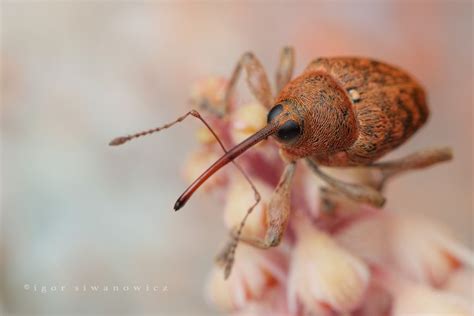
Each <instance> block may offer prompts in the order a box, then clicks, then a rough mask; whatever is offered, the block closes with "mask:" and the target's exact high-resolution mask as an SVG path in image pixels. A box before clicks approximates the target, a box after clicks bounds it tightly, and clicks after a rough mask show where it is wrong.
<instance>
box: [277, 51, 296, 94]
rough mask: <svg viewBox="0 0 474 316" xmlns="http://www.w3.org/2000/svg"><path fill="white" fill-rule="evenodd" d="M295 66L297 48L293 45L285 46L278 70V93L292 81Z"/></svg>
mask: <svg viewBox="0 0 474 316" xmlns="http://www.w3.org/2000/svg"><path fill="white" fill-rule="evenodd" d="M294 67H295V50H294V49H293V47H291V46H285V47H283V49H282V50H281V53H280V64H279V65H278V69H277V72H276V93H277V94H278V93H280V91H281V89H283V87H284V86H285V85H286V84H287V83H288V82H290V80H291V77H292V76H293V69H294Z"/></svg>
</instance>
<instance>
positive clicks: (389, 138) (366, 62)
mask: <svg viewBox="0 0 474 316" xmlns="http://www.w3.org/2000/svg"><path fill="white" fill-rule="evenodd" d="M354 93H356V94H357V98H356V99H354V98H353V97H351V96H353V95H354ZM284 101H286V102H287V103H289V104H291V105H292V108H293V109H294V110H295V111H297V112H299V113H300V116H302V119H301V120H302V121H303V123H304V130H303V136H302V137H301V139H300V140H299V141H298V142H297V143H295V144H294V145H292V146H286V147H285V146H283V150H284V152H285V153H286V154H287V155H288V156H290V157H294V158H301V157H307V156H311V159H313V160H314V161H315V162H317V163H318V164H320V165H328V166H353V165H367V164H370V163H372V162H374V161H376V160H377V159H379V158H380V157H382V156H383V155H384V154H386V153H387V152H389V151H390V150H392V149H395V148H396V147H398V146H400V145H401V144H402V143H404V142H405V141H406V140H407V139H408V138H410V136H412V135H413V134H414V133H415V132H416V131H417V130H418V129H419V128H420V127H421V126H422V125H423V124H424V123H425V122H426V120H427V118H428V114H429V110H428V107H427V105H426V97H425V93H424V90H423V88H422V87H421V86H420V85H419V84H418V83H417V82H416V81H415V80H414V79H413V78H412V77H410V76H409V75H408V74H407V73H405V72H403V71H402V70H400V69H398V68H396V67H393V66H390V65H387V64H385V63H382V62H378V61H374V60H370V59H366V58H319V59H317V60H315V61H313V62H312V63H310V65H309V66H308V67H307V68H306V70H305V72H304V73H303V74H302V75H301V76H299V77H297V78H296V79H294V80H292V81H291V82H290V83H288V85H287V86H286V87H285V88H284V89H283V90H282V91H281V93H280V95H279V97H278V98H277V102H284Z"/></svg>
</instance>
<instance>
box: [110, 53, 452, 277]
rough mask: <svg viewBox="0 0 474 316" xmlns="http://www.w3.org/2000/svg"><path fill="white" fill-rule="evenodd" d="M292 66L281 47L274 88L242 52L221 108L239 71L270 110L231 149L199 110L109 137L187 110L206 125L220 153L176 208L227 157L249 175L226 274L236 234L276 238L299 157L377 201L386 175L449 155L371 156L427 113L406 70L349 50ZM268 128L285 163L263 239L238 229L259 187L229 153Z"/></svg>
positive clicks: (347, 191) (344, 189)
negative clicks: (349, 177)
mask: <svg viewBox="0 0 474 316" xmlns="http://www.w3.org/2000/svg"><path fill="white" fill-rule="evenodd" d="M293 68H294V50H293V49H292V48H291V47H285V48H283V50H282V52H281V55H280V63H279V66H278V69H277V74H276V90H277V93H276V94H275V95H273V94H272V92H271V88H270V83H269V80H268V77H267V75H266V73H265V71H264V69H263V67H262V65H261V63H260V62H259V60H258V59H257V58H256V57H255V55H254V54H252V53H250V52H248V53H245V54H243V55H242V57H241V58H240V60H239V62H238V63H237V66H236V67H235V70H234V72H233V74H232V76H231V79H230V82H229V85H228V87H227V90H226V94H225V99H224V106H223V109H224V110H223V111H224V113H225V111H226V109H228V106H229V102H230V99H231V96H232V93H233V90H234V88H235V86H236V84H237V82H238V79H239V77H240V74H241V72H242V71H244V72H245V75H246V79H247V84H248V87H249V89H250V91H251V92H252V94H253V95H254V96H255V98H256V99H257V100H258V101H259V102H260V103H261V104H262V105H264V106H265V107H266V108H267V109H268V110H269V112H268V116H267V125H266V126H265V127H264V128H262V129H261V130H259V131H257V132H256V133H255V134H253V135H251V136H250V137H248V138H247V139H245V140H244V141H242V142H241V143H240V144H238V145H236V146H235V147H233V148H231V149H229V150H227V149H226V148H225V147H224V145H223V144H222V142H221V141H220V140H219V137H218V136H217V135H216V133H215V132H214V131H213V130H212V128H211V127H210V126H209V125H208V123H207V122H206V121H205V120H204V119H203V118H202V116H201V115H200V113H199V112H198V111H197V110H191V111H189V112H188V113H186V114H185V115H183V116H181V117H179V118H178V119H177V120H175V121H173V122H171V123H169V124H166V125H163V126H161V127H158V128H154V129H151V130H147V131H143V132H140V133H137V134H133V135H129V136H125V137H118V138H115V139H114V140H112V141H111V142H110V145H120V144H123V143H125V142H127V141H129V140H131V139H133V138H137V137H140V136H144V135H148V134H151V133H154V132H158V131H160V130H162V129H166V128H169V127H171V126H172V125H174V124H176V123H178V122H181V121H183V120H184V119H185V118H186V117H188V116H194V117H196V118H198V119H200V120H201V121H202V122H203V123H204V124H205V125H206V127H207V128H208V129H209V130H210V131H211V133H212V134H213V135H214V137H216V139H217V140H218V142H219V144H220V145H221V147H222V149H223V150H224V152H225V154H224V155H223V156H222V157H221V158H220V159H218V160H217V161H216V162H215V163H214V164H213V165H211V166H210V167H209V168H208V169H207V170H206V171H204V173H203V174H202V175H201V176H200V177H198V178H197V179H196V180H195V181H194V182H193V183H192V184H191V185H190V186H189V187H188V188H187V189H186V191H184V193H183V194H182V195H181V196H180V197H179V198H178V200H177V201H176V204H175V205H174V209H175V210H179V209H180V208H182V207H183V206H184V205H185V204H186V202H187V201H188V200H189V198H190V197H191V196H192V194H193V193H194V192H195V191H196V190H197V189H198V188H199V187H200V186H201V185H202V184H203V183H204V182H205V181H206V180H207V179H208V178H209V177H211V176H212V175H213V174H214V173H215V172H216V171H218V170H219V169H220V168H222V167H223V166H225V165H227V164H228V163H229V162H233V163H234V164H235V165H236V167H237V168H238V169H239V170H240V172H241V173H242V174H243V175H244V176H245V178H246V179H247V181H249V183H250V185H251V187H252V189H253V190H254V192H255V204H253V205H252V206H251V207H250V208H249V209H248V211H247V213H246V216H245V217H244V218H243V219H242V222H241V223H240V225H239V227H237V228H236V229H235V231H234V232H233V233H232V235H233V238H232V240H231V242H230V243H229V244H228V246H227V247H226V249H225V250H224V252H223V253H222V255H221V256H220V260H221V261H222V262H223V263H224V265H225V270H224V271H225V277H228V276H229V274H230V272H231V268H232V264H233V261H234V254H235V250H236V247H237V245H238V242H239V241H244V242H246V243H249V244H251V245H253V246H256V247H259V248H263V249H265V248H270V247H275V246H277V245H278V244H279V243H280V241H281V238H282V236H283V233H284V232H285V229H286V226H287V223H288V218H289V214H290V208H291V206H290V190H291V181H292V178H293V175H294V172H295V166H296V163H297V161H300V160H305V161H306V163H307V164H308V165H309V166H310V168H311V170H312V171H313V172H314V173H315V174H317V175H318V176H319V177H320V178H321V179H322V180H323V181H324V182H326V183H327V185H328V186H329V187H330V188H331V189H332V190H334V191H335V192H338V193H340V194H342V195H344V196H346V197H347V198H350V199H352V200H355V201H357V202H361V203H368V204H371V205H373V206H376V207H382V206H383V204H384V202H385V198H384V197H383V195H382V193H381V189H382V187H383V185H384V183H385V182H386V180H387V179H388V178H390V177H393V176H394V175H396V174H399V173H401V172H404V171H407V170H413V169H420V168H425V167H428V166H431V165H433V164H436V163H439V162H443V161H447V160H450V159H451V158H452V153H451V149H450V148H435V149H427V150H422V151H418V152H415V153H413V154H411V155H409V156H406V157H404V158H401V159H397V160H393V161H387V162H377V161H378V159H379V158H381V157H382V156H384V155H385V154H386V153H388V152H390V151H392V150H393V149H395V148H397V147H398V146H400V145H401V144H403V143H404V142H405V141H406V140H408V139H409V138H410V137H411V136H412V135H413V134H414V133H415V132H416V131H417V130H418V129H419V128H420V127H421V126H423V124H424V123H425V122H426V120H427V118H428V115H429V109H428V106H427V102H426V96H425V91H424V89H423V88H422V87H421V86H420V84H419V83H418V82H417V81H416V80H415V79H413V78H412V77H411V76H410V75H409V74H408V73H406V72H405V71H403V70H401V69H399V68H397V67H394V66H391V65H388V64H386V63H383V62H380V61H376V60H372V59H369V58H354V57H330V58H318V59H315V60H314V61H312V62H311V63H310V64H309V65H308V66H307V67H306V69H305V70H304V71H303V73H302V74H301V75H300V76H298V77H296V78H292V77H293ZM221 114H223V113H221ZM270 136H272V137H273V139H274V140H275V141H276V142H277V143H278V146H279V147H280V155H281V158H282V159H283V161H284V162H285V168H284V171H283V174H282V175H281V178H280V181H279V183H278V185H277V187H276V189H275V191H274V193H273V194H272V197H271V201H270V203H269V207H268V209H267V210H266V219H267V223H266V224H267V227H266V234H265V237H264V239H263V240H256V239H248V238H246V237H245V236H241V232H242V228H243V227H244V224H245V221H246V219H247V217H248V216H249V214H250V213H251V212H252V210H253V209H254V207H255V206H256V205H257V204H258V202H259V201H260V194H259V193H258V191H257V189H256V188H255V186H254V185H253V184H252V182H251V180H250V178H249V177H248V176H247V175H246V173H245V171H244V170H243V169H242V168H241V167H240V166H239V165H238V164H237V163H236V162H235V161H234V159H235V158H236V157H238V156H239V155H241V154H242V153H244V152H245V151H246V150H248V149H249V148H250V147H252V146H254V145H255V144H257V143H259V142H260V141H262V140H265V139H267V138H269V137H270ZM319 166H328V167H357V166H362V167H365V168H378V169H379V170H380V171H381V174H382V175H383V176H382V178H381V180H380V183H378V184H377V185H375V186H374V187H370V186H367V185H362V184H356V183H348V182H343V181H340V180H337V179H335V178H333V177H331V176H329V175H328V174H326V173H324V172H323V171H321V170H320V169H319Z"/></svg>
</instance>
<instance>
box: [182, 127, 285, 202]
mask: <svg viewBox="0 0 474 316" xmlns="http://www.w3.org/2000/svg"><path fill="white" fill-rule="evenodd" d="M277 129H278V125H276V124H268V125H267V126H265V127H264V128H262V129H261V130H259V131H258V132H256V133H255V134H253V135H252V136H250V137H249V138H247V139H246V140H244V141H243V142H241V143H240V144H238V145H236V146H235V147H233V148H232V149H230V150H229V151H228V152H227V153H225V154H224V155H223V156H222V157H221V158H219V159H218V160H217V161H216V162H215V163H214V164H212V165H211V166H210V167H209V168H208V169H207V170H206V171H204V173H203V174H201V175H200V176H199V178H197V179H196V180H194V182H193V183H192V184H191V185H190V186H189V187H188V188H187V189H186V191H184V193H183V194H181V196H180V197H179V198H178V200H177V201H176V203H175V204H174V210H175V211H177V210H179V209H180V208H182V207H183V206H184V204H186V202H187V201H188V200H189V198H190V197H191V196H192V195H193V193H194V192H195V191H196V190H197V189H198V188H199V187H200V186H201V185H202V184H203V183H204V182H205V181H206V180H207V179H208V178H209V177H210V176H212V175H213V174H214V173H216V172H217V171H218V170H219V169H221V168H222V167H224V166H225V165H227V164H228V163H229V162H231V161H232V160H234V159H235V158H237V157H238V156H239V155H241V154H242V153H243V152H245V151H246V150H247V149H249V148H250V147H252V146H253V145H255V144H257V143H259V142H260V141H262V140H264V139H265V138H267V137H268V136H270V135H272V134H273V133H275V132H276V131H277Z"/></svg>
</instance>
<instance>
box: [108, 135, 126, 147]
mask: <svg viewBox="0 0 474 316" xmlns="http://www.w3.org/2000/svg"><path fill="white" fill-rule="evenodd" d="M129 140H130V137H127V136H122V137H117V138H114V139H113V140H111V141H110V143H109V146H119V145H122V144H124V143H126V142H128V141H129Z"/></svg>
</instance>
